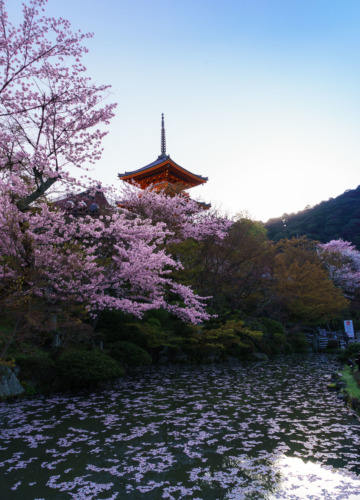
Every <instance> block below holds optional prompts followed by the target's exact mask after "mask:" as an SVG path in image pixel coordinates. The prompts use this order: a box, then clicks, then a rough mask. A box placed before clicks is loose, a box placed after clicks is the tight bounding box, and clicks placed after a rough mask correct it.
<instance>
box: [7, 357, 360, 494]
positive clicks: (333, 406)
mask: <svg viewBox="0 0 360 500" xmlns="http://www.w3.org/2000/svg"><path fill="white" fill-rule="evenodd" d="M338 368H339V365H337V363H336V361H335V360H334V359H333V358H331V357H327V356H326V355H314V356H311V357H307V358H292V357H290V358H288V359H282V360H277V361H270V362H268V363H264V364H253V365H249V366H241V365H231V364H222V365H212V366H196V367H182V366H173V367H163V368H158V367H157V368H150V369H146V370H145V371H143V372H141V373H136V374H133V375H131V376H127V377H125V378H123V379H121V380H119V381H117V382H114V383H112V384H111V385H108V386H106V388H103V389H101V390H97V391H96V392H92V393H89V392H86V393H85V392H84V393H81V394H76V395H69V394H61V395H55V396H48V397H37V398H32V399H25V400H22V401H17V402H15V403H10V404H9V403H1V404H0V492H1V494H0V497H1V498H3V499H6V500H8V499H9V500H11V499H21V500H27V499H79V500H80V499H122V498H129V499H138V498H139V499H142V498H144V499H160V498H169V499H180V498H186V499H196V498H197V499H206V500H212V499H269V500H272V499H276V498H289V499H298V498H310V499H331V500H334V499H360V446H359V445H360V422H359V420H358V419H357V418H356V417H354V415H353V413H352V412H351V411H350V410H349V409H347V408H346V407H345V405H344V403H343V402H342V401H341V400H339V399H338V398H337V394H336V393H334V392H330V391H328V390H327V389H326V385H327V384H328V383H329V377H330V374H331V372H332V371H334V370H335V369H338Z"/></svg>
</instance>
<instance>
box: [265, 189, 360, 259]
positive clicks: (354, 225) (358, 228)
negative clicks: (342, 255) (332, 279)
mask: <svg viewBox="0 0 360 500" xmlns="http://www.w3.org/2000/svg"><path fill="white" fill-rule="evenodd" d="M265 226H266V228H267V230H268V235H269V238H270V239H271V240H274V241H278V240H280V239H281V238H292V237H296V236H307V237H308V238H310V239H313V240H319V241H321V242H322V243H326V242H327V241H330V240H335V239H339V238H342V239H343V240H346V241H351V242H352V243H353V244H354V245H356V247H357V248H358V249H359V250H360V186H358V187H357V188H356V189H349V190H347V191H345V193H343V194H341V195H340V196H337V197H336V198H330V199H329V200H327V201H322V202H321V203H319V204H318V205H315V206H314V207H311V208H306V209H305V210H302V211H301V212H297V213H296V214H284V215H282V216H281V217H278V218H276V219H269V220H268V222H267V223H266V224H265Z"/></svg>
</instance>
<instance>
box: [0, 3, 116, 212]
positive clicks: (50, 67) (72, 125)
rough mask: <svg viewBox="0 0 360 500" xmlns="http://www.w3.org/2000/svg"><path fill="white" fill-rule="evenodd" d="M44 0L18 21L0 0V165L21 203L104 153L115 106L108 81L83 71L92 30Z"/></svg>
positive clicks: (29, 7) (31, 5)
mask: <svg viewBox="0 0 360 500" xmlns="http://www.w3.org/2000/svg"><path fill="white" fill-rule="evenodd" d="M46 3H47V0H29V1H28V2H27V4H24V5H23V21H22V23H21V24H20V25H19V26H14V25H13V24H12V23H11V22H10V20H9V17H8V14H7V12H6V8H5V5H6V2H5V1H4V0H0V20H1V22H0V70H1V71H0V125H1V126H0V171H1V177H2V182H4V181H5V182H7V183H11V186H12V191H13V192H16V193H17V194H18V195H19V196H20V198H21V199H20V200H17V205H18V206H21V207H22V209H27V208H28V206H29V204H30V203H31V202H33V201H35V200H36V199H38V198H39V197H41V196H42V195H43V194H44V193H45V192H46V191H47V190H48V189H49V188H50V187H51V186H52V185H53V184H54V183H55V182H56V181H61V182H68V181H71V178H70V175H69V173H68V170H67V169H68V167H69V166H75V167H81V168H83V167H86V165H87V164H89V163H90V164H91V163H94V162H95V161H96V160H98V159H99V158H100V156H101V152H102V149H101V140H102V138H103V137H104V135H105V134H106V133H107V132H106V131H105V130H104V128H103V124H108V123H109V120H110V119H111V118H112V117H113V115H114V109H115V106H116V104H105V105H104V98H105V97H106V95H107V94H108V91H109V86H107V85H95V84H94V83H92V81H91V79H90V78H89V77H88V76H85V71H86V68H85V67H84V65H83V64H82V63H81V58H82V56H83V54H84V53H86V52H87V48H86V47H85V46H84V45H83V42H84V41H85V40H86V39H88V38H90V37H92V34H89V33H85V34H83V33H81V32H79V31H76V32H74V31H72V30H71V26H70V23H69V21H67V20H65V19H62V18H59V19H55V18H52V17H46V16H45V15H44V14H43V12H44V7H45V5H46ZM25 179H26V182H24V180H25Z"/></svg>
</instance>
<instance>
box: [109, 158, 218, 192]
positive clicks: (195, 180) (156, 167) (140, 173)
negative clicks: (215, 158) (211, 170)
mask: <svg viewBox="0 0 360 500" xmlns="http://www.w3.org/2000/svg"><path fill="white" fill-rule="evenodd" d="M166 168H169V169H170V170H171V172H172V173H173V174H175V175H176V177H178V178H179V180H183V181H185V182H189V183H190V184H191V185H192V186H198V185H199V184H203V183H205V182H206V181H207V180H208V177H203V176H202V175H197V174H193V173H192V172H190V171H189V170H186V169H185V168H183V167H181V166H180V165H178V164H177V163H175V162H174V160H172V159H171V158H170V156H169V155H166V154H161V155H160V156H158V158H157V159H156V160H155V161H153V162H152V163H149V164H148V165H145V167H142V168H139V169H137V170H133V171H131V172H125V173H123V174H118V176H119V178H120V179H122V180H124V181H128V182H129V181H131V180H134V181H135V182H136V181H137V180H141V179H145V178H147V177H149V176H152V175H153V174H155V172H157V171H162V170H165V169H166Z"/></svg>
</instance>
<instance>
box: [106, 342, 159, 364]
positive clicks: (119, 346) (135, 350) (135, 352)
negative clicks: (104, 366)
mask: <svg viewBox="0 0 360 500" xmlns="http://www.w3.org/2000/svg"><path fill="white" fill-rule="evenodd" d="M107 353H108V354H109V356H111V357H112V358H114V359H116V360H117V361H120V362H121V363H122V364H124V365H128V366H144V365H150V364H151V363H152V358H151V356H150V354H149V353H148V352H146V351H145V349H142V347H140V346H138V345H135V344H133V343H132V342H128V341H118V342H114V343H113V344H109V346H108V349H107Z"/></svg>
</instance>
